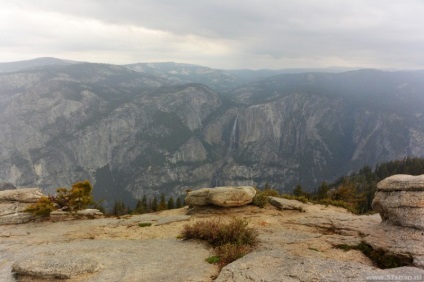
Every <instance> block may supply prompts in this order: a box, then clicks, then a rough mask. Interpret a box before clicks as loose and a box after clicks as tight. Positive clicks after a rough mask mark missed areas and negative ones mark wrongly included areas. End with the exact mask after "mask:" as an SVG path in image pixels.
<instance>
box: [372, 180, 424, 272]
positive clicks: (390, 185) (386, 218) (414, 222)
mask: <svg viewBox="0 0 424 282" xmlns="http://www.w3.org/2000/svg"><path fill="white" fill-rule="evenodd" d="M372 206H373V209H374V210H376V211H378V212H379V214H380V216H381V219H382V220H383V222H382V223H381V224H379V225H377V226H375V227H374V228H373V230H372V232H371V233H370V235H369V236H368V237H366V238H364V240H365V241H366V242H367V243H368V244H370V245H371V246H373V248H374V249H380V250H384V251H385V252H388V253H391V254H394V255H397V256H401V257H409V258H412V261H413V262H412V263H413V265H414V266H417V267H420V268H424V240H423V239H424V237H423V232H424V175H420V176H411V175H401V174H399V175H393V176H390V177H388V178H386V179H384V180H382V181H380V182H379V183H378V184H377V192H376V194H375V197H374V200H373V203H372Z"/></svg>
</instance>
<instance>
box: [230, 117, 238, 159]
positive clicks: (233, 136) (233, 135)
mask: <svg viewBox="0 0 424 282" xmlns="http://www.w3.org/2000/svg"><path fill="white" fill-rule="evenodd" d="M237 121H238V114H237V116H236V119H235V120H234V125H233V129H232V130H231V135H230V148H229V150H228V151H229V152H231V151H232V150H233V149H234V145H235V144H236V130H237Z"/></svg>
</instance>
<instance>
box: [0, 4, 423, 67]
mask: <svg viewBox="0 0 424 282" xmlns="http://www.w3.org/2000/svg"><path fill="white" fill-rule="evenodd" d="M11 2H12V3H11ZM0 5H1V7H2V9H1V11H0V26H1V27H0V32H1V34H2V38H1V39H0V43H1V44H0V51H1V52H0V54H4V55H3V57H2V56H1V55H0V60H1V61H7V60H8V61H10V60H14V59H19V58H22V59H24V58H29V57H31V56H32V57H36V56H39V55H48V56H59V57H60V56H62V57H66V58H70V59H83V60H91V61H103V62H110V63H130V62H137V61H155V60H156V61H177V62H190V63H197V64H203V65H209V66H212V67H222V68H241V67H243V68H244V67H251V68H260V67H263V68H285V67H326V66H334V65H339V66H360V67H377V68H385V67H389V68H390V67H393V68H421V67H422V66H423V65H424V55H423V54H421V53H422V51H421V50H423V48H424V32H423V31H424V30H423V29H424V19H423V17H422V15H423V14H424V2H423V1H420V0H416V1H414V0H405V1H397V0H385V1H383V0H373V1H369V0H355V1H350V0H349V1H348V0H344V1H336V0H320V1H315V0H297V1H281V0H264V1H253V0H244V1H238V0H237V1H236V0H233V1H222V0H215V1H210V0H202V1H195V0H179V1H171V0H161V1H158V0H156V1H155V0H143V1H135V0H120V1H112V0H74V1H64V0H38V1H30V0H27V1H19V0H17V1H1V0H0ZM14 50H16V51H14ZM6 56H7V57H6ZM8 58H10V59H8Z"/></svg>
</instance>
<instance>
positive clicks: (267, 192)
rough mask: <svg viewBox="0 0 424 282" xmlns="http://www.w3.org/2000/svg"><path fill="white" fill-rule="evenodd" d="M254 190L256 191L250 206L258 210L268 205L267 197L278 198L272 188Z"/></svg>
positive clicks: (276, 192) (277, 194)
mask: <svg viewBox="0 0 424 282" xmlns="http://www.w3.org/2000/svg"><path fill="white" fill-rule="evenodd" d="M255 190H256V195H255V197H254V198H253V201H252V204H253V205H255V206H257V207H260V208H263V207H265V205H266V204H267V203H268V196H272V197H279V196H280V194H279V193H278V191H277V190H275V189H272V188H265V189H264V190H260V189H257V188H255Z"/></svg>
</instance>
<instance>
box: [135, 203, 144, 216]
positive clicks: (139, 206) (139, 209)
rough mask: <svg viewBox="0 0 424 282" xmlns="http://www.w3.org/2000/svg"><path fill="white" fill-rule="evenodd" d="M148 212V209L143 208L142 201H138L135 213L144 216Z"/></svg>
mask: <svg viewBox="0 0 424 282" xmlns="http://www.w3.org/2000/svg"><path fill="white" fill-rule="evenodd" d="M145 212H146V208H145V207H144V206H143V202H142V200H137V204H136V206H135V209H134V213H137V214H143V213H145Z"/></svg>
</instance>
